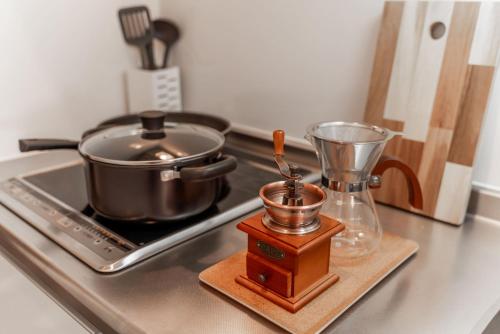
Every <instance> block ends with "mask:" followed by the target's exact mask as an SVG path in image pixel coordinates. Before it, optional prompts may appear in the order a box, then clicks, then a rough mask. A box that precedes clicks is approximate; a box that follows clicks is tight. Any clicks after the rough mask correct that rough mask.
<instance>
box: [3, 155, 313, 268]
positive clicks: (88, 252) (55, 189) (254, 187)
mask: <svg viewBox="0 0 500 334" xmlns="http://www.w3.org/2000/svg"><path fill="white" fill-rule="evenodd" d="M224 151H225V153H228V154H231V155H234V156H236V158H237V159H238V167H237V168H236V170H235V171H234V172H232V173H229V174H228V175H227V176H226V177H225V182H224V183H225V187H224V190H223V192H222V195H221V196H220V198H219V200H218V202H217V203H216V204H214V205H213V206H212V207H211V208H209V209H207V210H206V211H205V212H203V213H201V214H198V215H196V216H194V217H190V218H188V219H183V220H179V221H168V222H154V221H143V222H140V223H137V222H135V223H130V222H124V221H115V220H109V219H106V218H103V217H101V216H99V215H97V214H96V213H95V212H94V211H93V210H92V208H91V207H90V206H89V205H88V201H87V194H86V189H85V176H84V171H83V162H82V160H80V159H78V160H75V161H72V162H69V163H66V164H63V165H57V166H52V167H50V168H48V169H44V170H37V171H34V172H31V173H29V174H26V175H20V176H17V177H14V178H11V179H9V180H7V181H4V182H2V183H1V184H0V202H1V203H2V205H4V206H5V207H6V208H8V209H9V210H11V211H12V212H13V213H15V214H16V215H18V216H19V217H21V218H22V219H23V220H24V221H26V222H27V223H28V224H30V225H32V226H33V227H35V228H36V229H38V230H39V231H40V232H42V233H43V234H45V235H46V236H47V237H48V238H50V239H52V240H53V241H54V242H56V243H58V244H59V245H60V246H61V247H63V248H64V249H66V250H67V251H68V252H70V253H71V254H72V255H74V256H75V257H77V258H78V259H80V260H81V261H83V262H84V263H86V264H87V265H89V266H90V267H91V268H93V269H94V270H96V271H99V272H103V273H110V272H115V271H119V270H122V269H125V268H127V267H130V266H132V265H134V264H136V263H138V262H140V261H142V260H144V259H146V258H148V257H151V256H153V255H155V254H157V253H159V252H161V251H164V250H166V249H169V248H171V247H174V246H175V245H178V244H179V243H182V242H184V241H186V240H188V239H191V238H194V237H196V236H198V235H200V234H203V233H205V232H207V231H209V230H211V229H213V228H216V227H218V226H220V225H223V224H225V223H227V222H229V221H232V220H234V219H236V218H237V217H240V216H242V215H244V214H246V213H249V212H251V211H253V210H255V209H257V208H259V207H260V206H262V203H261V200H260V199H259V198H258V192H259V189H260V187H262V186H263V185H264V184H266V183H269V182H274V181H278V180H281V177H280V175H279V174H278V170H277V168H276V167H275V166H274V162H273V161H271V160H267V159H264V158H262V157H260V156H257V155H253V154H251V153H248V152H243V151H240V150H237V149H234V148H229V147H226V148H225V149H224ZM299 173H301V174H302V175H304V176H305V178H304V181H305V182H315V181H317V180H318V179H319V175H318V174H312V173H311V171H309V170H307V169H303V168H302V169H301V170H300V171H299Z"/></svg>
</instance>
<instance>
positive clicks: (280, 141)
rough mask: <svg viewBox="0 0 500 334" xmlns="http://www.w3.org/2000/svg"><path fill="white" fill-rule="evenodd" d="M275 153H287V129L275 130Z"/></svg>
mask: <svg viewBox="0 0 500 334" xmlns="http://www.w3.org/2000/svg"><path fill="white" fill-rule="evenodd" d="M273 143H274V155H284V154H285V131H283V130H274V131H273Z"/></svg>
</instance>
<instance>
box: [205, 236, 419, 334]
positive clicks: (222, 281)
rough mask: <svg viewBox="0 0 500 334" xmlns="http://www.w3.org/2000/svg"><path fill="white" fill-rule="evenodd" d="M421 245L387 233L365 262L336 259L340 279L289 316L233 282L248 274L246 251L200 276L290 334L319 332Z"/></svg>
mask: <svg viewBox="0 0 500 334" xmlns="http://www.w3.org/2000/svg"><path fill="white" fill-rule="evenodd" d="M417 250H418V244H417V243H416V242H414V241H412V240H408V239H404V238H401V237H398V236H396V235H393V234H390V233H384V236H383V237H382V242H381V244H380V247H379V250H378V251H377V252H375V253H374V254H372V255H371V256H369V257H366V258H364V259H362V260H344V259H335V264H334V263H333V261H330V271H331V272H333V273H335V274H338V275H339V276H340V280H339V281H338V282H337V283H336V284H334V285H333V286H332V287H330V288H329V289H328V290H326V291H325V292H323V293H322V294H321V295H319V296H318V297H317V298H316V299H314V300H313V301H312V302H310V303H309V304H307V305H306V306H304V308H302V309H301V310H299V311H298V312H297V313H295V314H294V313H290V312H288V311H286V310H284V309H282V308H280V307H279V306H277V305H275V304H273V303H272V302H270V301H268V300H267V299H265V298H263V297H261V296H260V295H258V294H256V293H254V292H252V291H251V290H248V289H246V288H245V287H243V286H241V285H239V284H238V283H236V282H235V281H234V279H235V277H236V276H238V275H239V274H242V273H243V274H244V273H245V254H246V250H243V251H241V252H238V253H236V254H233V255H232V256H230V257H228V258H227V259H225V260H222V261H221V262H219V263H217V264H215V265H213V266H212V267H210V268H208V269H206V270H204V271H203V272H201V273H200V276H199V278H200V280H201V281H202V282H203V283H205V284H207V285H209V286H211V287H212V288H214V289H216V290H218V291H219V292H221V293H223V294H225V295H227V296H228V297H230V298H232V299H234V300H236V301H237V302H239V303H241V304H243V305H245V306H246V307H248V308H249V309H251V310H252V311H254V312H256V313H258V314H260V315H261V316H263V317H264V318H266V319H268V320H270V321H271V322H273V323H275V324H276V325H278V326H280V327H282V328H284V329H285V330H287V331H289V332H291V333H317V332H319V331H321V330H323V329H324V328H325V327H326V326H328V325H329V324H330V323H332V322H333V321H334V320H335V319H337V318H338V317H339V316H340V315H341V314H342V313H344V311H345V310H347V309H348V308H349V307H350V306H351V305H353V304H354V303H355V302H356V301H357V300H358V299H360V298H361V297H362V296H363V295H364V294H366V293H367V292H368V291H370V289H371V288H373V287H374V286H375V285H377V283H378V282H380V281H381V280H382V279H384V277H386V276H387V275H388V274H389V273H391V272H392V271H393V270H394V269H396V268H397V267H398V266H399V265H400V264H401V263H403V262H404V261H405V260H406V259H408V258H409V257H410V256H411V255H413V254H415V253H416V252H417Z"/></svg>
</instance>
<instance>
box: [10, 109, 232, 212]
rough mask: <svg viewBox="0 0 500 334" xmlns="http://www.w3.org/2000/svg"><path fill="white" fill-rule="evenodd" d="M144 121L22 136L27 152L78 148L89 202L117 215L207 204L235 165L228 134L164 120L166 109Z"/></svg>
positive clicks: (203, 207) (149, 114)
mask: <svg viewBox="0 0 500 334" xmlns="http://www.w3.org/2000/svg"><path fill="white" fill-rule="evenodd" d="M139 116H140V121H141V123H142V125H141V124H137V123H135V124H130V125H120V126H110V127H106V128H101V129H99V131H95V132H93V133H90V134H87V135H85V136H83V139H82V140H81V141H80V142H76V141H68V140H55V139H23V140H20V141H19V146H20V150H21V151H22V152H26V151H32V150H47V149H59V148H68V149H78V151H79V153H80V155H81V156H82V157H83V158H84V160H85V165H84V166H85V177H86V182H87V195H88V200H89V204H90V206H91V207H92V208H93V209H94V210H95V211H96V212H97V213H98V214H100V215H102V216H104V217H106V218H109V219H115V220H129V221H144V220H161V221H165V220H177V219H183V218H187V217H189V216H193V215H196V214H198V213H200V212H202V211H204V210H206V209H208V208H209V207H210V206H211V205H212V204H213V203H214V202H215V200H216V199H217V196H218V190H219V182H218V181H219V179H220V178H221V177H223V176H224V175H226V174H227V173H229V172H231V171H233V170H234V169H236V159H235V158H234V157H232V156H229V155H223V154H222V153H221V150H222V147H223V145H224V136H223V135H222V134H221V133H220V132H218V131H216V130H213V129H211V128H208V127H205V126H199V125H193V124H181V123H165V113H163V112H161V111H146V112H143V113H141V114H140V115H139Z"/></svg>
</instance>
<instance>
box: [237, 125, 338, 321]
mask: <svg viewBox="0 0 500 334" xmlns="http://www.w3.org/2000/svg"><path fill="white" fill-rule="evenodd" d="M273 139H274V158H275V161H276V163H277V165H278V168H279V170H280V173H281V175H282V176H283V177H284V178H285V179H286V181H281V182H274V183H269V184H266V185H265V186H263V187H262V188H261V189H260V192H259V195H260V197H261V199H262V201H263V202H264V207H265V212H261V213H258V214H256V215H254V216H252V217H250V218H248V219H247V220H245V221H243V222H241V223H239V224H238V229H240V230H241V231H243V232H245V233H247V234H248V251H247V255H246V274H241V275H239V276H238V277H236V282H238V283H239V284H241V285H243V286H244V287H246V288H248V289H250V290H252V291H253V292H255V293H257V294H259V295H261V296H262V297H264V298H266V299H268V300H270V301H271V302H273V303H275V304H277V305H279V306H281V307H283V308H284V309H286V310H288V311H289V312H293V313H295V312H297V311H298V310H299V309H300V308H302V307H303V306H304V305H306V304H307V303H308V302H310V301H311V300H313V299H314V298H315V297H317V296H318V295H319V294H320V293H322V292H323V291H325V290H326V289H327V288H329V287H330V286H331V285H333V284H334V283H335V282H337V281H338V279H339V277H338V276H337V275H335V274H333V273H331V272H329V265H330V242H331V241H330V240H331V237H332V236H334V235H335V234H337V233H339V232H340V231H342V230H343V229H344V225H343V224H341V223H339V222H338V221H336V220H333V219H330V218H327V217H325V216H322V215H320V214H319V211H320V209H321V206H322V205H323V203H324V202H325V200H326V193H325V192H324V191H323V190H322V189H321V188H319V187H318V186H315V185H313V184H308V183H306V184H303V183H302V182H301V180H302V176H301V175H299V174H298V173H297V171H298V166H296V165H295V164H291V163H287V162H286V161H285V160H284V140H285V133H284V132H283V131H281V130H276V131H274V133H273Z"/></svg>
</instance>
